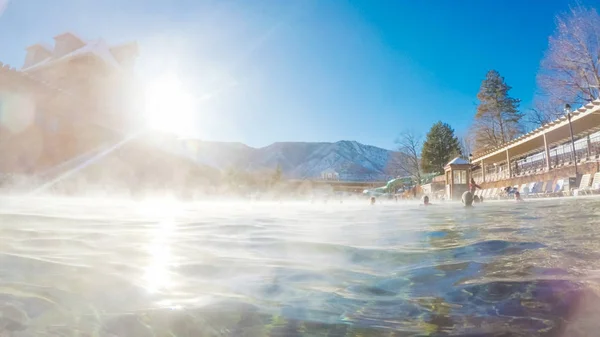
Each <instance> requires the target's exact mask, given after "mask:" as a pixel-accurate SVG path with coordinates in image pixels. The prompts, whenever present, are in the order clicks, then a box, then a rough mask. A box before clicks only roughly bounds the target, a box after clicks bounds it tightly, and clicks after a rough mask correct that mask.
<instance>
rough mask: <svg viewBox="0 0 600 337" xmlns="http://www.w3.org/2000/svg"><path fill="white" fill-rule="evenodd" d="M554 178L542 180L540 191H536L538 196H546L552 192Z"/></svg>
mask: <svg viewBox="0 0 600 337" xmlns="http://www.w3.org/2000/svg"><path fill="white" fill-rule="evenodd" d="M553 183H554V180H547V181H545V182H544V186H543V187H542V189H541V191H540V192H539V193H538V196H539V197H547V196H549V195H550V194H552V191H553V186H554V184H553Z"/></svg>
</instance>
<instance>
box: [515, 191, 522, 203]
mask: <svg viewBox="0 0 600 337" xmlns="http://www.w3.org/2000/svg"><path fill="white" fill-rule="evenodd" d="M515 201H517V202H521V201H524V200H523V198H521V193H519V191H516V192H515Z"/></svg>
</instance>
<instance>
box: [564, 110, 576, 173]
mask: <svg viewBox="0 0 600 337" xmlns="http://www.w3.org/2000/svg"><path fill="white" fill-rule="evenodd" d="M565 112H566V114H567V119H568V120H569V132H570V133H571V150H572V151H573V162H574V163H575V179H576V180H577V177H578V176H579V174H578V172H577V153H576V152H575V139H573V125H572V124H571V105H570V104H565Z"/></svg>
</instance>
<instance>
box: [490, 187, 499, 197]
mask: <svg viewBox="0 0 600 337" xmlns="http://www.w3.org/2000/svg"><path fill="white" fill-rule="evenodd" d="M497 195H498V187H494V188H492V191H491V192H490V196H489V198H490V199H496V196H497Z"/></svg>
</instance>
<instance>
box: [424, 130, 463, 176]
mask: <svg viewBox="0 0 600 337" xmlns="http://www.w3.org/2000/svg"><path fill="white" fill-rule="evenodd" d="M461 154H462V153H461V147H460V142H459V141H458V138H457V137H456V136H454V129H452V127H450V125H448V124H446V123H442V122H437V123H435V124H433V125H432V126H431V129H430V130H429V132H428V133H427V138H426V139H425V143H424V144H423V149H422V150H421V168H422V170H423V172H425V173H434V172H438V173H443V172H444V165H446V164H447V163H448V162H449V161H450V160H452V158H454V157H457V156H460V155H461Z"/></svg>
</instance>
